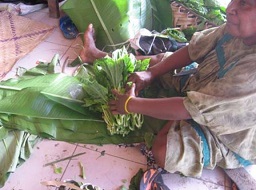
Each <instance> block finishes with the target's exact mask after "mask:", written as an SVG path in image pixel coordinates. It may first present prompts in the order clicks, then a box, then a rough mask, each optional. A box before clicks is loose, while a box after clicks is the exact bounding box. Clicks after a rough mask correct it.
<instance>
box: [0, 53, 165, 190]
mask: <svg viewBox="0 0 256 190" xmlns="http://www.w3.org/2000/svg"><path fill="white" fill-rule="evenodd" d="M54 59H56V57H54ZM38 67H40V68H33V69H31V70H29V71H27V72H26V73H24V75H23V76H21V77H19V78H15V79H9V80H7V81H2V82H0V150H1V151H0V168H1V170H0V188H1V187H3V186H4V183H5V182H6V180H7V178H8V177H9V175H10V174H11V173H12V172H14V171H15V169H16V168H17V167H18V166H19V165H21V164H22V163H23V162H24V161H26V160H27V159H28V158H29V156H30V154H31V152H32V148H33V146H34V145H35V144H36V142H37V141H38V140H40V139H41V138H47V139H53V140H59V141H66V142H74V143H84V144H98V145H102V144H120V143H125V144H130V143H137V142H145V141H147V140H146V139H145V138H146V136H149V135H148V134H152V135H154V134H156V133H157V131H159V129H161V127H162V126H163V124H164V121H159V120H156V119H153V118H150V117H146V118H145V122H144V125H143V126H142V128H141V129H138V130H135V131H132V132H130V133H129V134H128V135H127V136H125V137H123V136H121V135H110V133H109V131H108V130H107V126H106V123H105V122H104V120H103V119H102V114H101V113H98V112H92V111H90V110H89V109H88V108H86V107H84V106H83V104H84V101H82V100H83V98H84V96H83V91H82V90H81V88H80V87H81V84H80V82H79V81H78V80H77V79H76V78H75V77H73V76H68V75H65V74H54V73H52V74H49V72H50V71H49V68H48V67H52V65H51V64H48V67H42V65H38ZM38 70H42V71H43V70H45V72H41V71H40V72H38ZM47 70H48V71H47ZM32 71H36V73H37V74H38V73H40V75H34V74H33V73H32Z"/></svg>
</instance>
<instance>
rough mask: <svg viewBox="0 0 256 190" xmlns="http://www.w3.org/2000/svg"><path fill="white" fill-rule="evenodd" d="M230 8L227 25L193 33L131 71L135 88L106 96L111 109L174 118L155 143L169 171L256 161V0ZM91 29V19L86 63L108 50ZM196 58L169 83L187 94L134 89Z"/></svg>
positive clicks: (192, 172) (188, 172)
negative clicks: (146, 93) (191, 68)
mask: <svg viewBox="0 0 256 190" xmlns="http://www.w3.org/2000/svg"><path fill="white" fill-rule="evenodd" d="M226 11H227V22H226V23H225V24H223V25H221V26H220V27H216V28H212V29H207V30H205V31H202V32H198V33H195V35H194V36H193V38H192V40H191V41H190V43H189V45H188V46H186V47H184V48H182V49H180V50H178V51H176V52H175V53H173V54H172V55H170V56H165V55H163V54H159V55H157V56H152V57H151V64H152V66H151V67H149V69H148V70H147V71H144V72H138V73H134V74H132V75H131V76H130V77H129V81H131V82H133V85H132V87H131V88H130V89H128V91H127V92H126V93H125V94H119V93H118V92H116V91H113V93H114V94H115V95H116V99H115V100H112V101H110V102H109V106H110V109H111V111H112V112H113V113H114V114H127V113H129V112H133V113H141V114H144V115H148V116H151V117H154V118H158V119H162V120H169V122H168V123H167V124H166V125H165V126H164V127H163V129H162V130H161V131H160V132H159V133H158V135H157V137H156V139H155V141H154V144H153V148H152V152H153V155H154V158H155V160H156V162H157V164H158V165H159V166H160V167H161V168H164V169H165V170H166V171H168V172H171V173H173V172H180V173H182V174H183V175H185V176H200V175H201V173H202V170H203V168H208V169H214V168H215V167H216V166H220V167H222V168H226V169H232V168H239V167H244V166H247V165H251V164H255V162H256V149H255V146H256V117H255V113H256V101H255V100H256V62H255V60H256V22H255V21H256V20H255V18H256V0H232V1H231V2H230V4H229V5H228V7H227V10H226ZM93 34H94V30H93V26H92V25H89V26H88V29H87V31H86V32H85V35H84V39H85V44H84V49H83V51H82V52H81V55H80V56H81V58H82V60H83V61H84V62H88V63H93V61H94V60H95V59H98V58H101V57H104V56H106V55H107V53H106V52H103V51H100V50H99V49H97V48H96V46H95V43H94V38H93ZM143 58H145V57H141V56H138V57H137V59H143ZM193 61H196V62H197V63H198V64H199V66H198V69H197V72H196V73H195V74H193V75H191V76H189V77H187V78H186V79H182V80H175V81H171V82H170V84H171V85H174V86H175V87H176V88H177V89H179V90H180V91H181V92H183V93H185V94H186V95H185V97H167V98H141V97H138V96H137V95H138V92H139V91H140V90H142V89H143V88H145V87H146V86H148V85H150V84H151V83H152V82H153V81H154V80H155V79H156V78H159V77H161V76H163V75H164V74H166V73H169V71H172V70H174V69H177V68H182V67H184V66H187V65H189V64H190V63H191V62H193Z"/></svg>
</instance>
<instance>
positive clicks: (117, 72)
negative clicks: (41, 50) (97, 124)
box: [76, 48, 149, 136]
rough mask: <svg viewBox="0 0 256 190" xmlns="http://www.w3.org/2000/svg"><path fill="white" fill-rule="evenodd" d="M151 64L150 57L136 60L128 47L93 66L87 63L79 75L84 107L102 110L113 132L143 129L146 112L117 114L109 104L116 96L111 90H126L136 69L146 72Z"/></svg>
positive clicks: (116, 51) (123, 132) (81, 68)
mask: <svg viewBox="0 0 256 190" xmlns="http://www.w3.org/2000/svg"><path fill="white" fill-rule="evenodd" d="M148 66H149V59H145V60H136V58H135V56H134V55H133V54H129V53H128V52H127V50H126V49H125V48H122V49H117V50H115V51H114V52H113V53H112V57H109V56H106V57H104V58H101V59H98V60H96V61H95V62H94V63H93V65H84V66H83V67H80V69H79V70H78V74H77V75H76V77H77V78H78V79H79V80H80V82H81V84H82V86H83V89H84V91H85V98H84V102H85V104H84V106H86V107H88V109H90V110H92V111H96V112H102V114H103V119H104V121H105V122H106V124H107V129H108V130H109V132H110V134H111V135H114V134H120V135H123V136H125V135H127V134H128V133H129V132H130V131H134V130H135V129H136V128H141V126H142V124H143V115H141V114H137V113H130V114H122V115H121V114H118V115H113V114H112V113H111V111H110V110H109V107H108V102H109V100H110V99H114V98H115V97H114V95H113V94H112V92H111V90H112V89H116V90H118V92H120V93H124V92H125V86H126V83H127V80H128V76H129V75H130V74H131V73H133V72H136V71H144V70H146V69H147V68H148Z"/></svg>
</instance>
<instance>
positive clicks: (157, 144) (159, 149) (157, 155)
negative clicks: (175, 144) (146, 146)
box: [152, 121, 173, 168]
mask: <svg viewBox="0 0 256 190" xmlns="http://www.w3.org/2000/svg"><path fill="white" fill-rule="evenodd" d="M172 123H173V121H169V122H167V123H166V124H165V126H164V127H163V128H162V129H161V130H160V131H159V132H158V134H157V136H156V138H155V140H154V143H153V146H152V153H153V156H154V159H155V161H156V164H157V165H158V166H160V167H161V168H164V166H165V155H166V143H167V134H168V132H169V129H170V127H171V125H172Z"/></svg>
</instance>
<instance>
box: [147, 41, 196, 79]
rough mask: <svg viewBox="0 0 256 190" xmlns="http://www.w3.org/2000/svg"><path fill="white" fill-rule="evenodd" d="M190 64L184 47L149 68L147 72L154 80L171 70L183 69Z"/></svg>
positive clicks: (186, 49)
mask: <svg viewBox="0 0 256 190" xmlns="http://www.w3.org/2000/svg"><path fill="white" fill-rule="evenodd" d="M191 63H192V60H191V59H190V57H189V53H188V47H187V46H185V47H183V48H181V49H179V50H177V51H176V52H174V53H173V54H172V55H170V56H169V57H167V58H166V59H164V60H163V61H161V62H159V63H157V64H155V65H154V66H152V67H150V68H149V69H148V70H149V71H150V72H151V74H152V76H153V77H154V78H156V77H158V76H161V75H163V74H165V73H167V72H169V71H171V70H174V69H178V68H182V67H185V66H187V65H189V64H191Z"/></svg>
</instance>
